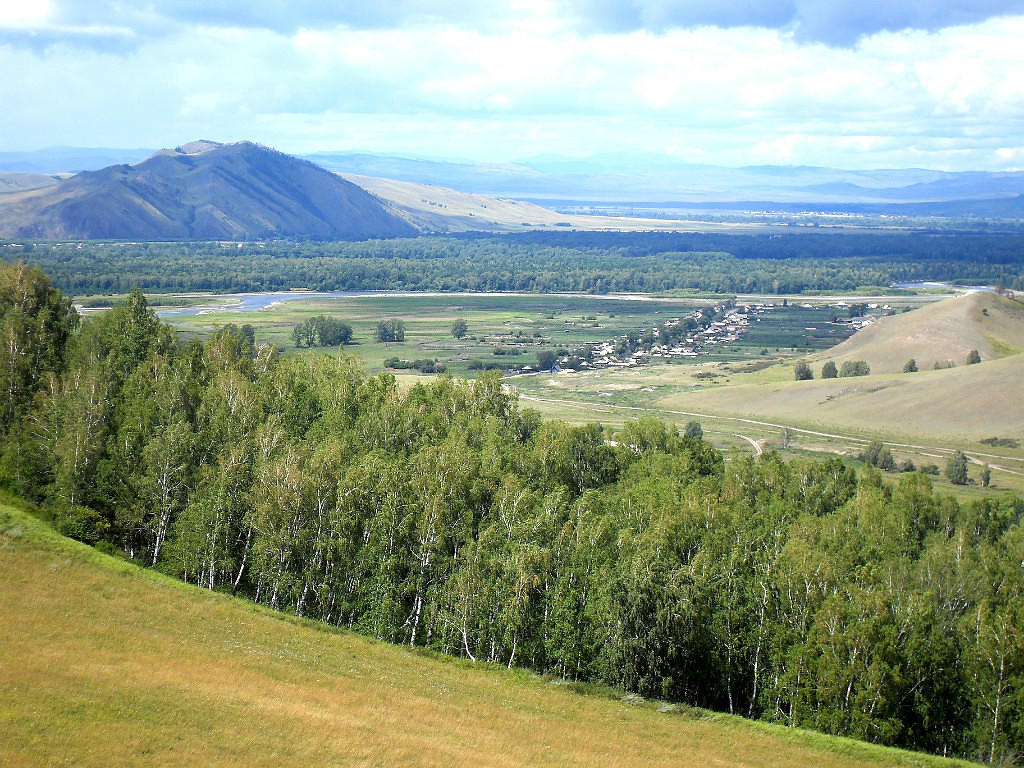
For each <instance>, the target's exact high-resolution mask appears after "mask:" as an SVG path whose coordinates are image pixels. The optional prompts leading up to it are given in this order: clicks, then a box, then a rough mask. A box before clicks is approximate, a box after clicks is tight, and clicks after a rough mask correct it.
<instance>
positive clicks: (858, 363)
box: [839, 360, 871, 378]
mask: <svg viewBox="0 0 1024 768" xmlns="http://www.w3.org/2000/svg"><path fill="white" fill-rule="evenodd" d="M869 373H871V366H870V365H868V364H867V362H866V361H864V360H847V361H846V362H845V363H843V365H842V367H841V368H840V369H839V376H840V377H841V378H846V377H848V376H867V375H868V374H869Z"/></svg>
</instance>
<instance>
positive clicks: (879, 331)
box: [809, 291, 1024, 373]
mask: <svg viewBox="0 0 1024 768" xmlns="http://www.w3.org/2000/svg"><path fill="white" fill-rule="evenodd" d="M971 350H977V351H978V352H979V353H980V355H981V359H982V361H987V360H995V359H998V358H1002V357H1007V356H1009V355H1015V354H1018V353H1020V352H1022V351H1024V304H1021V303H1018V302H1015V301H1011V300H1009V299H1006V298H1003V297H1001V296H999V295H997V294H995V293H990V292H986V291H977V292H975V293H969V294H966V295H963V296H955V297H952V298H949V299H945V300H944V301H939V302H936V303H934V304H929V305H927V306H924V307H922V308H920V309H917V310H914V311H913V312H908V313H904V314H899V315H893V316H891V317H885V318H882V319H881V320H880V321H879V322H877V323H873V324H871V325H869V326H868V327H867V328H864V329H863V330H861V331H860V332H859V333H857V334H856V335H855V336H853V337H851V338H849V339H847V340H846V341H845V342H843V343H842V344H840V345H838V346H837V347H835V348H834V349H830V350H828V351H827V352H822V353H819V354H817V355H815V356H813V357H811V358H809V362H811V364H812V367H814V368H815V369H816V370H817V369H818V368H819V367H820V364H822V363H824V362H825V361H826V360H832V361H833V362H835V364H836V365H837V366H841V365H842V363H843V362H845V361H847V360H866V361H867V362H868V364H869V365H870V366H871V371H872V373H901V372H902V371H903V366H904V364H905V363H906V362H907V361H908V360H909V359H911V358H913V359H914V360H915V361H916V362H917V365H918V368H919V369H920V370H922V371H924V370H930V369H932V368H933V367H934V365H935V363H937V362H938V363H940V364H942V363H945V362H946V361H951V362H953V363H954V364H955V365H956V366H958V367H959V366H962V365H964V364H965V362H966V360H967V355H968V353H969V352H970V351H971Z"/></svg>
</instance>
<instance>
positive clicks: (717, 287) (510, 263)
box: [21, 232, 1024, 295]
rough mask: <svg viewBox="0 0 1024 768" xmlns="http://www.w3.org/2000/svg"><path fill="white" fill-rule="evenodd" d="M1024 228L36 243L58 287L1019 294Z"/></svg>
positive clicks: (30, 248)
mask: <svg viewBox="0 0 1024 768" xmlns="http://www.w3.org/2000/svg"><path fill="white" fill-rule="evenodd" d="M1022 240H1024V235H1020V234H1016V233H1005V234H987V235H982V234H963V233H958V234H939V233H903V234H895V235H893V234H880V233H872V234H828V235H821V234H810V233H807V234H775V235H711V234H676V233H653V232H647V233H612V232H600V233H598V232H568V233H551V232H549V233H544V232H526V233H518V234H509V235H482V234H462V235H444V236H440V235H435V236H423V237H417V238H396V239H391V240H370V241H363V242H287V241H273V242H266V243H244V244H240V246H241V247H234V244H232V247H230V248H228V247H225V245H223V244H220V243H215V242H214V243H48V242H47V243H44V242H38V243H33V242H25V243H23V244H22V245H23V247H22V248H21V251H22V252H23V253H24V258H25V259H26V260H27V261H29V263H31V264H33V265H35V266H39V267H41V268H42V269H43V270H44V271H45V272H46V273H47V274H49V275H50V276H51V279H52V280H53V281H54V284H55V285H56V286H57V287H58V288H60V289H61V290H62V291H64V292H65V293H71V294H75V295H92V294H101V293H122V294H123V293H127V292H128V291H129V290H130V289H131V287H132V286H135V285H137V286H139V287H140V288H142V289H143V290H144V291H146V292H157V293H170V292H177V291H227V292H248V291H277V290H288V289H293V288H305V289H311V290H319V291H327V290H340V291H344V290H412V291H417V290H430V291H456V290H458V291H529V292H538V293H541V292H558V291H582V292H588V293H609V292H617V291H627V292H628V291H641V292H659V291H679V290H697V291H703V292H712V293H719V294H735V293H773V294H779V293H806V292H816V291H817V292H820V291H854V290H856V289H858V288H861V287H864V286H888V285H890V284H892V283H895V282H901V281H914V280H953V281H969V282H977V283H988V284H991V285H996V284H1002V285H1004V286H1006V287H1007V288H1011V289H1015V290H1024V248H1022V247H1021V243H1022Z"/></svg>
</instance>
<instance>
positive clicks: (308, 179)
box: [0, 142, 415, 240]
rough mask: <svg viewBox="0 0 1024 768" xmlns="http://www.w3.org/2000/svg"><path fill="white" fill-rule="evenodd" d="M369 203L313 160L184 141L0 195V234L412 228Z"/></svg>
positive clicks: (213, 236)
mask: <svg viewBox="0 0 1024 768" xmlns="http://www.w3.org/2000/svg"><path fill="white" fill-rule="evenodd" d="M414 232H415V229H414V228H413V227H412V226H411V225H409V224H408V223H406V222H405V221H403V220H402V219H400V218H399V217H397V216H396V215H394V214H393V213H392V212H391V211H389V210H388V209H387V207H386V206H385V205H383V204H382V203H381V202H380V201H379V200H377V199H375V198H373V197H372V196H371V195H369V194H367V193H366V192H365V191H364V190H362V189H360V188H359V187H357V186H356V185H354V184H351V183H349V182H347V181H345V180H344V179H341V178H339V177H338V176H337V175H335V174H332V173H330V172H328V171H326V170H324V169H322V168H320V167H318V166H316V165H314V164H313V163H310V162H308V161H304V160H299V159H296V158H294V157H290V156H288V155H284V154H282V153H279V152H275V151H273V150H270V149H267V148H265V147H261V146H258V145H256V144H252V143H250V142H238V143H235V144H217V143H215V142H193V143H191V144H187V145H185V146H183V147H179V148H178V149H176V150H162V151H160V152H158V153H156V154H155V155H153V156H152V157H150V158H149V159H148V160H145V161H143V162H141V163H138V164H137V165H114V166H110V167H107V168H104V169H102V170H99V171H87V172H83V173H80V174H77V175H75V176H73V177H71V178H69V179H67V180H66V181H63V182H61V183H59V184H56V185H53V186H49V187H47V188H45V189H40V190H32V191H28V192H24V193H12V194H10V195H6V196H4V197H2V198H0V234H3V235H6V236H13V237H32V238H48V239H64V238H69V239H83V240H96V239H131V240H134V239H139V240H147V239H148V240H161V239H168V240H174V239H197V240H218V239H255V238H266V237H285V236H298V237H312V238H323V239H330V238H347V237H371V236H391V235H406V234H412V233H414Z"/></svg>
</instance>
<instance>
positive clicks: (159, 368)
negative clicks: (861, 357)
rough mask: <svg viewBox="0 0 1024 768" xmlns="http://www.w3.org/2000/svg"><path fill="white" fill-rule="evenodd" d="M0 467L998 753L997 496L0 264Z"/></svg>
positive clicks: (130, 516)
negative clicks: (82, 316) (85, 305)
mask: <svg viewBox="0 0 1024 768" xmlns="http://www.w3.org/2000/svg"><path fill="white" fill-rule="evenodd" d="M0 338H2V341H3V344H2V348H0V389H2V390H3V392H4V399H3V403H4V408H3V411H2V413H0V483H3V484H4V485H6V486H7V487H8V488H10V489H12V490H14V491H16V492H18V493H20V494H22V495H24V496H27V497H29V498H32V499H34V500H36V501H38V502H40V503H41V504H43V505H44V508H45V509H46V510H49V514H50V515H52V517H53V519H54V521H55V523H56V525H57V526H58V527H59V528H60V529H61V530H63V531H64V532H66V533H68V534H69V535H72V536H75V537H76V538H79V539H81V540H84V541H87V542H90V543H93V544H95V545H96V546H98V547H101V548H104V549H106V550H107V551H109V552H112V553H120V554H121V555H122V556H124V557H128V558H132V559H133V560H135V561H137V562H139V563H140V564H143V565H145V566H152V567H155V568H158V569H161V570H163V571H165V572H167V573H171V574H175V575H177V576H179V577H180V578H182V579H185V580H187V581H188V582H190V583H193V584H198V585H200V586H202V587H204V588H207V589H213V590H224V591H228V592H231V593H234V594H238V595H244V596H247V597H249V598H251V599H252V600H255V601H258V602H260V603H263V604H266V605H269V606H272V607H274V608H277V609H279V610H282V611H289V612H293V613H295V614H298V615H302V616H306V617H310V618H313V619H318V620H320V621H323V622H328V623H330V624H332V625H338V626H342V627H348V628H351V629H353V630H355V631H358V632H361V633H365V634H367V635H370V636H373V637H377V638H381V639H384V640H388V641H392V642H396V643H405V644H409V645H413V646H424V647H429V648H433V649H437V650H439V651H443V652H445V653H448V654H455V655H460V656H464V657H468V658H470V659H474V660H476V661H490V662H497V663H501V664H507V665H509V666H512V665H522V666H526V667H530V668H532V669H535V670H539V671H543V672H545V673H549V674H552V675H556V676H561V677H564V678H566V679H571V680H581V681H595V682H601V683H607V684H610V685H614V686H620V687H621V688H623V689H625V690H627V691H631V692H635V693H637V694H639V695H642V696H648V697H659V698H663V699H667V700H671V701H676V702H683V703H687V704H691V705H696V706H701V707H710V708H714V709H718V710H722V711H727V712H734V713H737V714H741V715H744V716H748V717H754V718H762V719H765V720H770V721H774V722H779V723H785V724H788V725H792V726H802V727H809V728H815V729H818V730H821V731H824V732H826V733H833V734H846V735H849V736H854V737H857V738H860V739H865V740H869V741H874V742H880V743H884V744H894V745H902V746H908V747H913V748H917V749H922V750H928V751H931V752H935V753H939V754H946V755H962V756H966V757H969V758H973V759H977V760H983V761H988V762H1002V761H1007V760H1012V759H1013V758H1014V757H1015V756H1017V755H1019V754H1021V752H1022V751H1024V569H1022V566H1021V564H1022V562H1024V529H1022V527H1021V516H1022V514H1024V501H1022V500H1020V499H1017V498H1009V497H1006V498H995V497H990V498H985V499H981V500H974V501H970V502H961V501H958V500H956V499H955V498H952V497H949V496H945V495H942V494H939V493H937V492H936V491H935V490H934V489H933V488H932V486H931V481H930V480H929V478H928V477H927V476H926V475H923V474H920V473H907V474H903V475H901V476H899V479H898V482H891V481H890V480H889V479H887V477H886V476H885V475H884V474H882V473H880V472H879V471H878V470H875V469H873V468H871V467H864V468H850V467H847V466H845V465H844V464H843V463H842V462H841V461H840V460H839V459H830V460H826V461H806V460H799V461H791V462H786V461H783V460H782V459H781V458H780V457H779V456H778V455H777V454H773V453H767V454H765V455H763V456H761V457H759V458H757V459H752V458H749V457H740V456H736V457H733V458H731V459H730V460H729V461H725V460H724V459H723V456H722V455H721V454H719V453H718V452H717V451H716V450H715V449H713V448H712V447H711V446H710V445H708V444H707V443H705V442H704V441H703V440H702V439H701V438H700V437H699V436H698V435H697V434H694V435H693V436H687V435H685V434H684V435H681V434H680V433H679V432H678V431H677V430H676V429H675V428H674V427H673V426H671V425H667V424H664V423H662V422H660V421H656V420H653V419H647V418H643V419H639V420H637V421H635V422H631V423H629V424H627V425H626V426H625V427H624V428H623V429H622V430H620V431H619V432H617V433H615V434H614V435H611V434H609V432H608V431H607V430H604V429H602V428H601V427H600V426H599V425H587V426H570V425H567V424H564V423H558V422H544V421H543V420H541V419H540V418H539V416H538V415H537V414H536V413H535V412H533V411H530V410H528V409H521V408H520V407H519V405H518V403H517V401H516V398H515V396H514V394H513V393H511V392H510V391H509V390H508V389H507V388H506V387H505V386H504V385H503V383H502V381H501V379H500V377H499V376H498V375H496V374H490V373H489V374H484V375H482V376H481V377H480V378H478V379H476V380H472V381H469V380H457V379H453V378H450V377H445V376H441V377H438V378H436V379H434V380H431V381H430V382H429V383H421V384H416V385H415V386H413V387H411V388H409V389H401V388H399V387H398V386H396V382H395V380H394V378H393V377H391V376H389V375H387V374H381V375H378V376H374V377H370V376H367V375H366V374H365V372H364V371H363V370H362V369H361V367H360V365H359V364H358V363H357V362H356V361H355V360H354V359H353V358H350V357H347V356H345V355H344V354H339V355H327V354H325V355H323V356H320V357H304V356H298V357H290V358H281V357H278V356H277V355H276V354H275V351H274V350H273V349H272V348H269V347H266V346H262V345H259V344H254V342H253V340H252V338H251V337H250V336H249V335H247V334H243V333H242V332H240V331H239V330H237V329H235V328H233V327H231V326H228V327H225V328H222V329H220V330H219V331H218V332H217V333H215V334H214V335H213V337H212V338H211V339H210V340H209V341H208V342H207V343H206V344H200V343H199V342H197V341H195V340H192V341H190V342H189V343H188V344H186V345H181V344H179V343H178V342H177V341H176V339H175V337H174V335H173V332H172V331H171V330H170V329H169V328H168V327H167V326H165V325H163V324H161V323H160V322H159V321H158V320H157V319H156V318H155V317H154V315H153V313H152V311H151V310H150V309H149V308H148V306H147V303H146V299H145V297H144V295H143V294H142V293H141V292H140V291H138V290H134V291H132V292H131V294H130V295H129V297H128V299H127V301H126V302H125V303H124V304H122V305H119V306H117V307H115V308H114V309H112V310H110V311H108V312H105V313H103V314H102V315H100V316H98V317H96V318H94V319H91V320H89V321H88V322H85V323H82V324H80V323H79V322H78V318H77V316H76V314H75V312H74V310H73V309H72V308H71V306H70V304H69V302H68V301H67V299H66V298H64V297H63V296H62V295H61V294H60V293H59V292H58V291H56V290H55V289H54V288H53V287H51V285H50V284H49V281H48V279H47V278H46V277H45V276H44V275H43V274H42V273H41V272H39V271H38V270H36V269H30V268H27V267H25V266H24V265H22V264H13V265H0Z"/></svg>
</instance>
